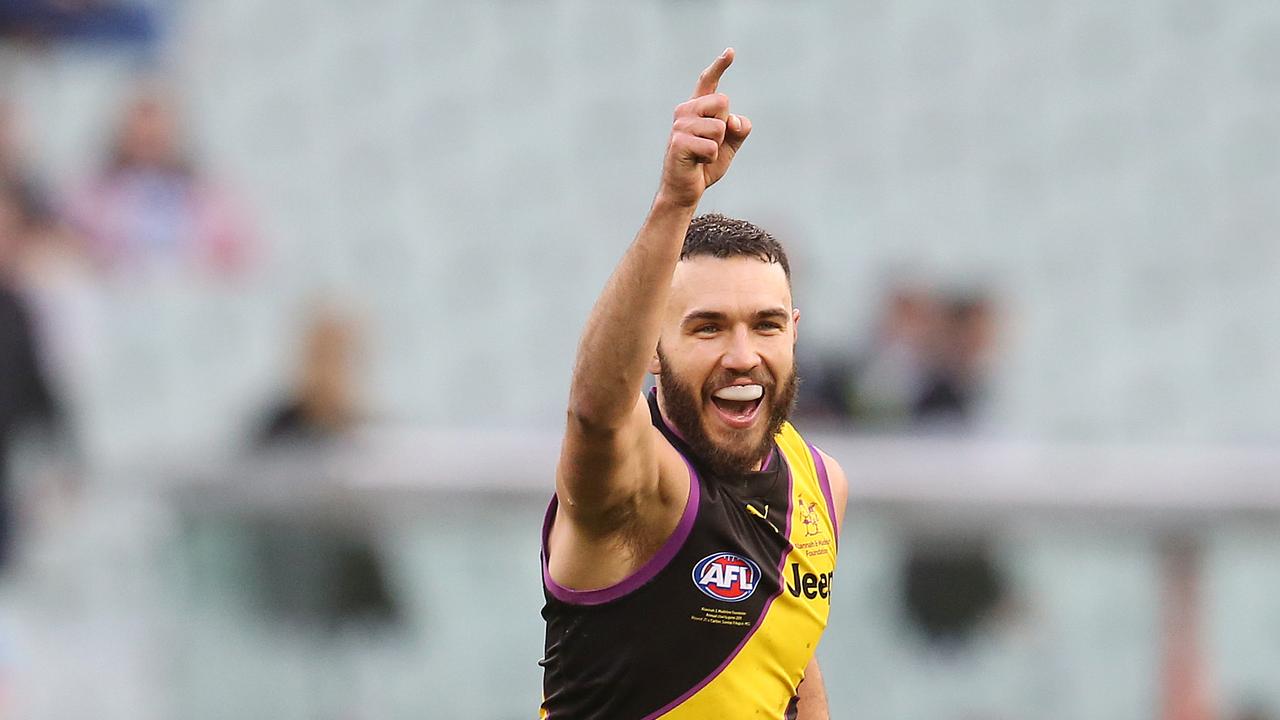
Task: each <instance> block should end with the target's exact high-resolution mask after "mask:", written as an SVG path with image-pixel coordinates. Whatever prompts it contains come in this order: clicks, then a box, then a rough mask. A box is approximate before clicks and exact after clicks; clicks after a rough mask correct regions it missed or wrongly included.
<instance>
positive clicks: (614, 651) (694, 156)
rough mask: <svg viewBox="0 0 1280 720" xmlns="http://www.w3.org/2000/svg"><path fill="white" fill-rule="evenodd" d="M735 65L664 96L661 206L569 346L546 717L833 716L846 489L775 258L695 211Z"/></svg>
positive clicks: (734, 141) (554, 523)
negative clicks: (829, 449)
mask: <svg viewBox="0 0 1280 720" xmlns="http://www.w3.org/2000/svg"><path fill="white" fill-rule="evenodd" d="M732 62H733V51H732V49H729V50H725V52H724V53H723V54H722V55H721V56H720V57H719V58H717V59H716V60H715V62H713V63H712V64H711V66H710V67H708V68H707V69H706V70H705V71H704V72H703V73H702V75H701V77H700V78H699V79H698V84H697V87H696V89H695V91H694V94H693V98H692V99H691V100H689V101H688V102H685V103H683V104H681V105H680V106H679V107H677V108H676V112H675V121H674V124H673V127H672V131H671V138H670V142H669V144H668V146H667V154H666V158H665V161H664V164H663V171H662V181H661V184H660V186H659V189H658V193H657V196H656V198H655V199H654V202H653V207H652V208H651V209H650V211H649V215H648V217H647V219H646V220H645V223H644V226H643V227H642V228H641V229H640V232H639V234H638V235H637V237H636V239H635V242H634V243H633V244H632V246H631V248H630V249H629V250H628V251H627V253H626V255H625V256H624V257H623V258H622V261H621V263H620V264H619V265H618V267H617V269H616V270H615V271H614V273H613V276H612V277H611V278H610V280H609V282H608V285H607V286H606V288H605V290H604V292H603V294H602V295H601V296H600V299H599V301H598V302H597V303H596V306H595V308H594V310H593V311H592V314H591V316H590V318H589V320H588V322H587V327H586V330H585V332H584V334H583V338H582V343H581V346H580V348H579V350H578V359H577V366H576V368H575V370H574V375H573V383H572V388H571V390H570V398H569V412H568V424H567V428H566V430H565V437H564V445H563V447H562V449H561V456H560V463H559V467H558V469H557V474H556V498H555V499H554V500H553V501H552V503H551V507H550V508H549V509H548V511H547V519H546V523H545V526H544V529H543V585H544V590H545V594H546V599H547V604H546V606H545V608H544V609H543V617H544V618H545V619H546V621H547V639H546V654H545V656H544V658H543V660H542V665H543V667H544V669H545V675H544V681H543V690H544V702H543V705H542V716H543V717H544V718H552V719H553V720H559V719H561V718H569V719H572V720H584V719H594V718H599V719H602V720H639V719H640V718H657V717H662V718H698V719H699V720H708V719H712V718H731V719H732V718H747V717H760V718H783V717H786V718H799V719H800V720H818V719H821V718H826V717H827V707H826V705H827V703H826V697H825V692H824V690H823V686H822V678H821V674H820V673H819V670H818V665H817V663H816V662H815V661H814V658H813V652H814V648H815V647H816V646H817V644H818V639H819V637H820V636H821V633H822V630H823V628H824V627H825V626H826V620H827V613H828V611H829V609H830V593H831V583H832V576H833V572H834V569H835V554H836V532H837V525H838V522H837V519H836V518H837V515H838V514H842V513H843V508H844V503H845V498H846V495H847V485H846V481H845V477H844V473H843V472H842V471H841V469H840V466H839V465H837V464H836V463H835V461H834V460H832V459H831V458H829V457H827V456H826V455H823V454H822V453H820V452H819V451H817V450H816V449H813V448H812V447H811V446H809V445H807V444H806V443H805V442H804V441H803V440H802V439H801V438H800V436H799V435H798V434H797V433H796V432H795V430H794V429H793V428H792V427H791V426H790V425H789V424H787V423H786V422H785V420H786V417H787V414H788V412H789V410H790V407H791V404H792V401H793V399H794V394H795V388H796V376H795V367H794V349H795V348H794V346H795V341H796V322H797V321H798V320H799V318H800V312H799V310H796V309H794V308H793V306H792V303H791V289H790V277H789V268H788V265H787V260H786V255H785V254H784V253H783V251H782V248H781V246H779V245H778V243H777V242H776V241H775V240H774V239H773V238H772V237H770V236H769V235H768V234H767V233H765V232H763V231H761V230H760V229H758V228H756V227H754V226H752V225H750V224H748V223H745V222H742V221H739V220H732V219H729V218H724V217H721V216H717V215H712V216H704V217H701V218H697V219H694V218H693V215H694V211H695V209H696V207H697V204H698V201H699V200H700V199H701V197H702V193H703V192H704V191H705V190H706V188H707V187H709V186H710V185H711V184H712V183H714V182H716V181H717V180H718V179H720V178H721V177H722V176H723V175H724V174H725V172H726V171H727V170H728V168H729V164H730V163H731V162H732V161H733V157H734V155H735V153H737V151H738V149H739V148H741V147H742V144H743V142H744V141H745V140H746V138H747V135H748V134H749V133H750V132H751V122H750V121H749V120H748V119H747V118H745V117H743V116H741V115H735V114H732V113H730V112H729V99H728V98H727V97H726V96H724V95H722V94H719V93H717V92H716V88H717V85H718V83H719V80H720V77H721V75H722V74H723V73H724V71H725V70H726V69H727V68H728V67H729V64H730V63H732ZM646 369H647V370H648V371H650V372H652V373H654V374H655V375H656V376H657V380H658V386H657V388H656V391H655V392H654V393H652V394H651V395H650V396H649V397H648V398H645V397H643V396H639V391H640V390H641V389H642V387H643V382H644V374H645V371H646ZM638 396H639V397H638ZM837 509H839V510H837Z"/></svg>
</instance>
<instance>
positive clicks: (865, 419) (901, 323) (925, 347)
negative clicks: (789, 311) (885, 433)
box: [801, 283, 937, 429]
mask: <svg viewBox="0 0 1280 720" xmlns="http://www.w3.org/2000/svg"><path fill="white" fill-rule="evenodd" d="M936 305H937V303H936V301H935V300H934V298H933V296H932V294H931V293H930V292H929V291H928V290H927V289H926V288H923V287H920V286H917V285H913V284H905V283H903V284H899V285H896V286H894V287H892V288H891V289H890V290H889V292H888V293H887V294H886V296H885V299H884V302H883V303H882V307H881V311H880V317H879V319H878V320H876V322H875V328H874V330H873V332H872V336H871V339H870V341H869V342H867V344H866V347H865V348H863V349H862V351H861V352H859V353H857V354H849V353H847V352H837V353H833V354H830V355H828V356H827V357H824V358H822V359H821V360H820V361H819V362H818V363H816V364H814V366H813V367H811V368H810V369H809V370H807V371H806V372H805V373H804V378H805V381H806V390H807V397H806V398H805V399H806V401H807V403H806V406H802V408H801V409H802V411H804V412H805V414H807V415H810V416H814V415H817V416H820V417H826V418H835V419H842V420H853V421H854V422H855V423H856V424H857V425H859V426H861V427H866V428H880V429H883V428H901V427H903V426H905V425H906V424H907V423H908V421H909V420H910V418H911V411H912V407H913V406H914V404H915V402H916V400H917V398H919V397H920V394H921V392H922V391H923V388H924V386H925V383H926V381H927V377H926V373H927V372H928V370H929V365H928V361H929V357H928V353H929V350H930V346H929V342H930V339H931V337H932V334H933V331H934V326H935V325H936V319H937V310H936Z"/></svg>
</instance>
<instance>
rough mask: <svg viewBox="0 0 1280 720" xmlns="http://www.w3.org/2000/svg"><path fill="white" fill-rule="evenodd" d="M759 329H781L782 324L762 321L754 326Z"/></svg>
mask: <svg viewBox="0 0 1280 720" xmlns="http://www.w3.org/2000/svg"><path fill="white" fill-rule="evenodd" d="M756 327H757V328H759V329H761V330H781V329H782V326H781V325H779V324H778V323H776V322H762V323H760V324H759V325H757V326H756Z"/></svg>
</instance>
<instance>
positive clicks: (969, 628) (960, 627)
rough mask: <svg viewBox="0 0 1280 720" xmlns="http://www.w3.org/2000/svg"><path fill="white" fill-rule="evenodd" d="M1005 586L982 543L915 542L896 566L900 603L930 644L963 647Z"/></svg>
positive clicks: (956, 540)
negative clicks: (900, 567) (947, 644)
mask: <svg viewBox="0 0 1280 720" xmlns="http://www.w3.org/2000/svg"><path fill="white" fill-rule="evenodd" d="M1006 585H1007V583H1006V580H1005V578H1004V575H1003V573H1002V572H1001V571H1000V569H999V567H998V566H997V565H996V563H995V561H994V559H993V558H992V555H991V551H990V549H989V548H988V543H987V542H986V541H985V540H982V539H969V540H966V539H963V538H954V537H948V538H917V539H916V540H915V541H914V542H913V543H912V547H911V550H910V552H909V554H908V556H907V558H906V560H905V563H904V565H903V568H902V603H903V607H904V609H905V610H906V614H907V617H908V618H910V619H911V621H912V625H913V626H914V627H915V628H917V629H918V630H919V631H920V632H921V633H922V634H923V635H924V636H925V638H927V639H928V640H929V641H930V642H937V643H949V644H957V643H963V642H965V641H966V640H968V639H969V638H970V636H971V635H972V634H973V633H974V632H975V631H976V630H977V629H978V628H979V627H980V626H981V625H982V623H983V622H984V621H986V620H987V619H988V618H989V617H991V616H992V614H993V613H994V612H995V611H996V609H997V608H998V607H999V606H1000V605H1001V604H1002V603H1003V602H1004V601H1005V595H1006V592H1007V591H1006Z"/></svg>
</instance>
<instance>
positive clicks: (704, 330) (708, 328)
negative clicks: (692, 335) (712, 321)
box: [694, 325, 719, 335]
mask: <svg viewBox="0 0 1280 720" xmlns="http://www.w3.org/2000/svg"><path fill="white" fill-rule="evenodd" d="M716 330H719V328H717V327H716V326H715V325H703V326H701V327H699V328H698V329H697V330H694V332H696V333H699V334H702V335H709V334H711V333H713V332H715V331H716Z"/></svg>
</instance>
